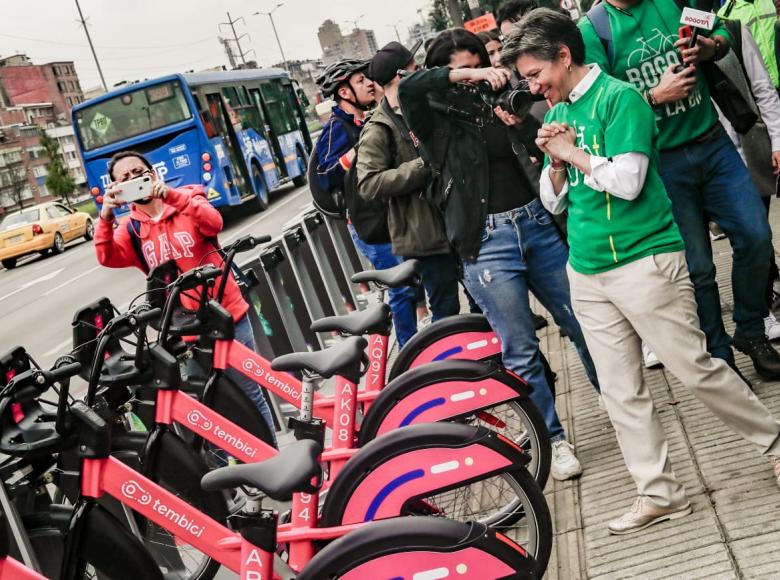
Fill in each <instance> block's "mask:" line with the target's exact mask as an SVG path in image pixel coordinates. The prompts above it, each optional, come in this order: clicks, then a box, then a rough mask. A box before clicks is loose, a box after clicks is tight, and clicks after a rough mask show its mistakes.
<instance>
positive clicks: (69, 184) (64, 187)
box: [41, 132, 76, 206]
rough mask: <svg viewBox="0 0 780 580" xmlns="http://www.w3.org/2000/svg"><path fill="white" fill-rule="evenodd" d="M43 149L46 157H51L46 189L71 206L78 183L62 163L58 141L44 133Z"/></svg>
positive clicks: (48, 165)
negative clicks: (72, 196) (72, 195)
mask: <svg viewBox="0 0 780 580" xmlns="http://www.w3.org/2000/svg"><path fill="white" fill-rule="evenodd" d="M41 147H43V148H44V149H45V150H46V155H47V156H48V157H49V163H48V164H47V165H46V169H47V170H48V172H49V174H48V175H47V176H46V189H48V190H49V192H50V193H51V194H52V195H54V196H56V197H61V198H63V199H64V200H65V203H67V204H68V205H69V206H70V197H69V196H70V194H71V193H73V190H74V189H76V182H75V180H74V179H73V177H71V175H70V171H69V170H68V168H67V167H65V164H64V163H63V162H62V157H60V146H59V144H58V143H57V140H56V139H53V138H51V137H49V136H48V135H47V134H46V133H45V132H44V133H43V135H41Z"/></svg>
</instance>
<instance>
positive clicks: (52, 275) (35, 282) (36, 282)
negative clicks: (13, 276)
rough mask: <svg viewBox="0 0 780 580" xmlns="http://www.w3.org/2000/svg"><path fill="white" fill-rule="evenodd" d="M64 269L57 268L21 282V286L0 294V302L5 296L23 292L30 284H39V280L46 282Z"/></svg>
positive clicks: (8, 296)
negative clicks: (3, 294) (2, 294)
mask: <svg viewBox="0 0 780 580" xmlns="http://www.w3.org/2000/svg"><path fill="white" fill-rule="evenodd" d="M64 269H65V268H60V269H59V270H55V271H54V272H50V273H48V274H46V275H45V276H41V277H40V278H35V279H34V280H30V281H29V282H26V283H24V284H22V285H21V286H19V288H17V289H16V290H14V291H13V292H9V293H8V294H6V295H5V296H0V302H2V301H3V300H5V299H6V298H10V297H11V296H13V295H15V294H18V293H19V292H23V291H24V290H27V289H28V288H29V287H30V286H35V285H36V284H40V283H41V282H48V281H49V280H51V279H52V278H54V277H55V276H57V274H59V273H60V272H62V271H63V270H64Z"/></svg>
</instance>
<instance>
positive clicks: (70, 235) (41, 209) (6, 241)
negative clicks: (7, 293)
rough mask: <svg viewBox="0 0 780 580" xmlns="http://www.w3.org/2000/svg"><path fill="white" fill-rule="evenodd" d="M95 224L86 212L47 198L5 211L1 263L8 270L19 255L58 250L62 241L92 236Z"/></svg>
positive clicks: (1, 225)
mask: <svg viewBox="0 0 780 580" xmlns="http://www.w3.org/2000/svg"><path fill="white" fill-rule="evenodd" d="M94 234H95V226H94V224H93V223H92V218H91V217H90V215H89V214H88V213H85V212H83V211H76V210H74V209H69V208H67V207H65V206H64V205H62V204H61V203H56V202H50V203H42V204H39V205H34V206H32V207H26V208H24V209H22V210H19V211H14V212H12V213H9V214H6V215H5V216H3V218H2V220H0V263H2V264H3V266H4V267H5V268H6V269H8V270H10V269H11V268H15V267H16V261H17V260H18V259H19V258H21V257H22V256H26V255H28V254H34V253H36V252H40V253H42V254H45V253H46V252H48V251H51V253H52V254H61V253H62V252H64V251H65V244H67V243H68V242H70V241H72V240H75V239H78V238H81V237H84V238H85V239H87V240H91V239H92V237H93V236H94Z"/></svg>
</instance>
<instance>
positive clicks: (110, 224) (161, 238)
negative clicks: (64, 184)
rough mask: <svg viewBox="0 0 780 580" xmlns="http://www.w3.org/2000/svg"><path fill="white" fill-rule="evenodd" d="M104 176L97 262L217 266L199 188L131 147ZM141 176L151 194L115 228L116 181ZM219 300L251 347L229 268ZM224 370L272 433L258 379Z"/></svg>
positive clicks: (217, 226)
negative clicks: (175, 179) (160, 171)
mask: <svg viewBox="0 0 780 580" xmlns="http://www.w3.org/2000/svg"><path fill="white" fill-rule="evenodd" d="M108 175H109V177H110V178H111V180H112V183H111V185H109V186H108V188H106V192H105V195H104V196H103V207H102V208H101V210H100V219H99V220H98V224H97V228H95V252H96V253H97V260H98V262H99V263H100V264H101V265H103V266H107V267H109V268H130V267H135V268H138V269H140V270H142V271H143V272H145V273H148V272H149V270H152V269H153V268H155V267H157V266H159V265H160V264H162V263H164V262H167V261H169V260H175V261H176V265H177V266H178V268H179V270H181V271H182V272H186V271H187V270H190V269H192V268H195V267H197V266H201V265H203V264H213V265H215V266H219V267H221V266H222V258H221V257H220V255H219V253H217V252H215V249H216V248H215V244H216V237H217V234H218V233H219V232H220V231H221V230H222V216H221V215H220V213H219V211H217V208H215V207H214V206H212V205H211V204H210V203H209V202H208V200H207V199H206V195H205V193H204V191H203V187H201V186H200V185H190V186H184V187H179V188H171V187H168V186H167V185H166V184H165V181H163V180H162V179H160V178H159V177H158V175H157V172H156V171H155V170H154V168H153V167H152V164H151V163H149V160H148V159H147V158H146V157H144V156H143V155H142V154H141V153H137V152H135V151H120V152H119V153H117V154H116V155H114V156H113V157H112V158H111V161H110V162H109V164H108ZM144 175H149V176H151V178H152V195H151V196H150V197H148V198H145V199H139V200H137V201H135V202H134V203H133V205H132V206H131V207H130V219H128V220H127V221H125V222H122V223H121V224H119V225H118V226H116V227H115V219H114V210H115V209H116V208H118V207H119V206H120V205H122V203H121V202H120V201H119V200H117V199H116V194H117V192H118V191H119V187H120V185H121V184H122V183H123V182H125V181H128V180H130V179H134V178H137V177H142V176H144ZM181 300H182V304H183V305H184V307H185V308H197V307H198V302H197V300H194V299H192V298H190V297H188V296H186V295H182V297H181ZM222 305H223V306H224V307H225V308H226V309H227V310H228V311H229V312H230V314H231V315H232V316H233V321H234V322H235V336H236V340H238V341H239V342H240V343H242V344H243V345H244V346H247V347H249V348H251V349H252V350H254V349H255V339H254V335H253V334H252V326H251V324H250V322H249V318H248V317H247V315H246V313H247V310H249V305H248V304H247V303H246V301H245V300H244V298H243V296H241V290H240V289H239V287H238V284H237V283H236V280H235V278H234V277H233V274H232V273H231V272H228V282H227V286H226V287H225V297H224V298H223V299H222ZM227 375H228V377H230V379H231V380H232V381H233V382H234V383H235V384H236V385H238V386H239V387H241V389H242V390H243V391H244V392H245V393H246V394H247V396H248V397H249V398H250V399H251V400H252V401H253V402H254V403H255V405H257V408H258V409H259V411H260V413H261V414H262V415H263V418H264V419H265V420H266V422H267V423H268V427H269V430H270V432H271V434H272V435H273V434H274V429H275V428H274V421H273V418H272V416H271V410H270V409H269V408H268V403H266V401H265V397H264V396H263V393H262V391H261V390H260V387H259V386H258V385H257V383H255V382H254V381H251V380H249V379H247V378H246V377H245V376H244V375H242V374H241V373H239V372H237V371H234V370H232V369H228V371H227Z"/></svg>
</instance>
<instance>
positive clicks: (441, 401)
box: [399, 397, 446, 427]
mask: <svg viewBox="0 0 780 580" xmlns="http://www.w3.org/2000/svg"><path fill="white" fill-rule="evenodd" d="M445 402H446V401H445V399H444V397H439V398H438V399H432V400H430V401H428V402H427V403H423V404H422V405H420V406H419V407H417V408H416V409H412V412H411V413H409V414H408V415H407V416H406V417H404V420H403V421H401V424H400V425H399V427H406V426H407V425H409V424H410V423H411V422H412V421H414V420H415V419H416V418H417V417H418V416H420V415H421V414H422V413H425V411H427V410H428V409H433V408H434V407H438V406H440V405H443V404H444V403H445Z"/></svg>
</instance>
